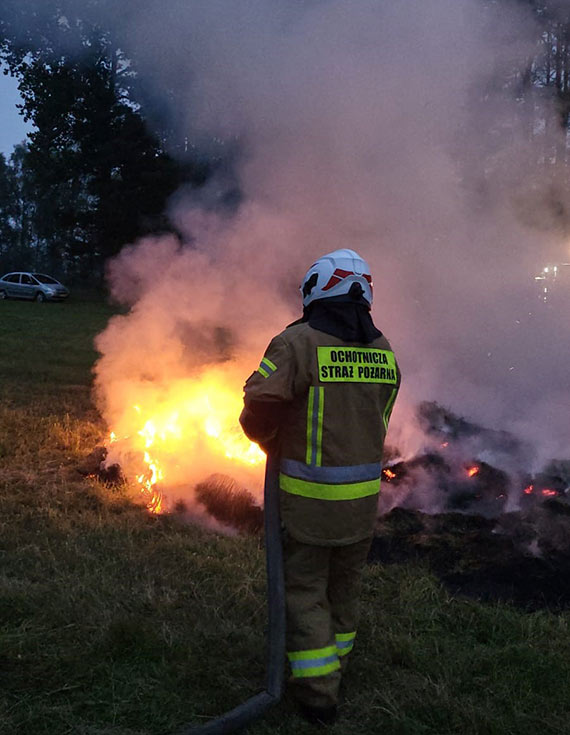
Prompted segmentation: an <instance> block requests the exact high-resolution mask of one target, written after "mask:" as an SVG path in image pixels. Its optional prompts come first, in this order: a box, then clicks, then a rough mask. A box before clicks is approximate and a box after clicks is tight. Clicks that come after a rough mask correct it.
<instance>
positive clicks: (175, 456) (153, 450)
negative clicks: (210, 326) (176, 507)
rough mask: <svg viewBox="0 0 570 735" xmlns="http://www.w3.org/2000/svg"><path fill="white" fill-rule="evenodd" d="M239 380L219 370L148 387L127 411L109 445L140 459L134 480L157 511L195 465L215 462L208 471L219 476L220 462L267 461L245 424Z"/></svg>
mask: <svg viewBox="0 0 570 735" xmlns="http://www.w3.org/2000/svg"><path fill="white" fill-rule="evenodd" d="M239 379H240V383H241V373H240V378H239ZM233 382H234V381H232V380H231V376H228V375H227V374H224V372H223V370H222V369H220V368H215V369H211V370H210V371H208V373H204V374H203V375H201V376H199V377H196V378H194V379H182V380H177V381H173V382H172V383H170V384H169V385H168V387H167V388H163V389H162V390H158V389H156V388H152V387H151V390H149V387H148V386H142V387H141V391H140V393H141V395H140V398H139V400H138V402H137V403H136V404H132V403H131V404H130V406H127V407H126V408H125V409H124V411H123V413H122V416H121V417H120V419H119V421H118V424H117V426H116V427H114V428H115V430H114V431H113V432H111V435H110V437H109V442H110V444H111V445H112V446H113V447H115V446H117V445H120V446H121V450H122V452H123V454H126V455H129V456H130V458H131V460H132V456H133V455H135V456H138V457H139V459H138V463H139V465H143V467H142V468H141V470H139V471H138V472H136V473H134V477H135V479H136V482H137V483H138V484H139V485H140V490H141V493H142V494H143V496H144V498H145V501H147V502H146V505H147V508H148V509H149V510H150V511H151V512H152V513H161V512H162V511H163V510H164V500H163V494H162V488H163V487H166V486H167V485H168V483H169V481H170V482H171V483H172V482H174V484H176V483H177V482H178V483H180V482H181V481H182V478H184V477H185V468H187V467H188V466H189V465H199V463H200V462H202V463H205V465H206V466H207V465H208V462H209V461H211V467H209V469H208V470H207V469H204V471H205V472H206V471H209V472H215V471H219V465H220V464H226V465H227V464H229V465H231V466H232V467H233V466H236V467H237V466H241V467H250V468H256V467H257V466H258V465H260V464H261V463H262V462H264V460H265V454H264V453H263V452H262V451H261V449H259V447H258V446H257V445H256V444H254V443H253V442H251V441H250V440H249V439H247V437H246V436H245V435H244V433H243V432H242V430H241V427H240V426H239V423H238V416H239V414H240V411H241V407H242V399H241V394H240V392H239V390H238V389H235V388H232V383H233ZM118 437H120V438H118ZM110 451H111V450H110Z"/></svg>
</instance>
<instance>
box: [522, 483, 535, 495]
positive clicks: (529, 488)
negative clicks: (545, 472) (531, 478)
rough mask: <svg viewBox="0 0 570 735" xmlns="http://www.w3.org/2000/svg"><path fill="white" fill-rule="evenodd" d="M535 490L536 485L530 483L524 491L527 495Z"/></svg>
mask: <svg viewBox="0 0 570 735" xmlns="http://www.w3.org/2000/svg"><path fill="white" fill-rule="evenodd" d="M533 490H534V485H528V487H525V489H524V490H523V493H524V494H525V495H532V492H533Z"/></svg>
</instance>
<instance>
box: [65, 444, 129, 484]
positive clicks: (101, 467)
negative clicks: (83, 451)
mask: <svg viewBox="0 0 570 735" xmlns="http://www.w3.org/2000/svg"><path fill="white" fill-rule="evenodd" d="M106 459H107V447H103V446H99V447H95V449H94V450H93V451H92V452H90V453H89V454H88V455H87V456H86V457H84V458H83V460H82V461H81V462H80V464H78V465H77V467H76V468H75V470H76V472H78V473H79V474H80V475H81V476H82V477H93V478H95V479H97V480H100V481H101V482H103V483H105V484H106V485H120V484H122V483H123V482H124V481H125V478H124V477H123V473H122V471H121V467H120V465H118V464H111V465H109V466H108V467H106V466H105V460H106Z"/></svg>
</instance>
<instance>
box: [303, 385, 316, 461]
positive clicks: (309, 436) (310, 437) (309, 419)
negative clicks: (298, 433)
mask: <svg viewBox="0 0 570 735" xmlns="http://www.w3.org/2000/svg"><path fill="white" fill-rule="evenodd" d="M314 403H315V389H314V387H313V386H311V387H310V388H309V403H308V405H307V453H306V456H305V462H306V463H307V464H311V462H312V458H313V457H312V455H313V452H312V447H313V406H314Z"/></svg>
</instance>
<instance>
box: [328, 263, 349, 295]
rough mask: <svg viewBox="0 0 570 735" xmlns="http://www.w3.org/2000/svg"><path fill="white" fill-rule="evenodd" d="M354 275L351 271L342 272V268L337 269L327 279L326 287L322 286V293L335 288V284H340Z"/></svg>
mask: <svg viewBox="0 0 570 735" xmlns="http://www.w3.org/2000/svg"><path fill="white" fill-rule="evenodd" d="M354 275H355V273H354V272H353V271H344V270H343V269H342V268H337V269H336V270H335V272H334V273H333V274H332V276H331V277H330V278H329V282H328V283H327V285H326V286H323V291H328V290H329V288H332V287H333V286H336V284H337V283H340V282H341V281H342V279H343V278H346V277H347V276H354Z"/></svg>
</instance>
